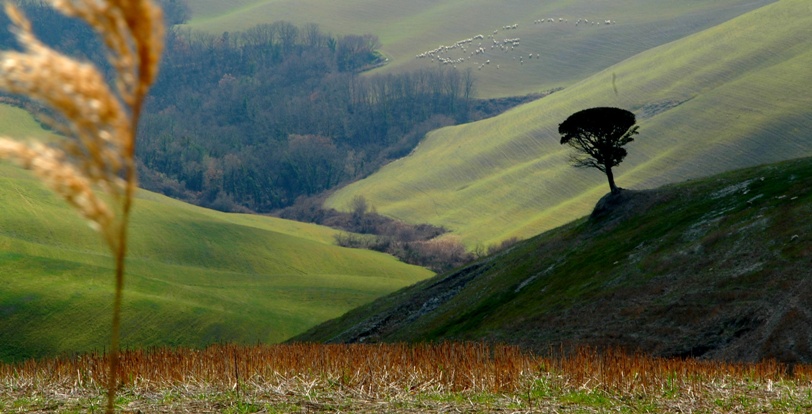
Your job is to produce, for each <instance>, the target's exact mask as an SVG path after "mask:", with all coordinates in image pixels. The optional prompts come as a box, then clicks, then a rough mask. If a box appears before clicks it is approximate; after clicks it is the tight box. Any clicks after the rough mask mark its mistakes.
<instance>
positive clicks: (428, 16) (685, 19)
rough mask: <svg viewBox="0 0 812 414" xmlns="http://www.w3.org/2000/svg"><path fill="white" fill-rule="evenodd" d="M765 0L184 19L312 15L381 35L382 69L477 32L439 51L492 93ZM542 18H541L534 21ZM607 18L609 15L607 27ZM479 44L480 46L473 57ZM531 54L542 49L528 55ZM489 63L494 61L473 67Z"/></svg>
mask: <svg viewBox="0 0 812 414" xmlns="http://www.w3.org/2000/svg"><path fill="white" fill-rule="evenodd" d="M771 2H772V1H771V0H757V1H751V0H716V1H713V2H675V1H668V0H654V1H652V0H622V1H612V2H595V1H590V0H568V1H555V2H539V1H536V0H514V1H511V2H510V3H509V4H506V3H504V2H496V1H487V0H443V1H439V2H438V1H426V0H419V1H397V0H383V1H382V0H350V1H341V2H329V1H323V0H237V1H230V2H223V1H219V0H195V1H191V2H190V6H191V7H192V21H191V22H190V26H191V27H193V28H195V29H201V30H206V31H209V32H213V33H216V34H220V33H222V32H224V31H235V30H244V29H247V28H248V27H251V26H254V25H256V24H259V23H269V22H273V21H278V20H288V21H292V22H294V23H296V24H302V23H316V24H318V25H319V26H320V27H321V28H322V29H324V30H326V31H329V32H332V33H336V34H363V33H372V34H374V35H376V36H378V37H379V38H380V40H381V43H382V45H383V47H382V49H381V51H382V52H383V53H384V54H385V55H386V56H387V57H388V58H389V63H388V64H387V65H386V67H384V68H382V69H381V70H382V71H386V72H391V71H403V70H410V69H415V68H422V67H430V66H434V65H439V64H440V63H439V61H438V60H434V61H432V60H430V59H416V58H415V56H417V55H419V54H421V53H423V52H426V51H428V50H432V49H435V48H437V47H438V45H445V46H451V45H454V44H455V43H456V42H458V41H460V40H464V39H468V38H474V37H475V36H477V35H480V34H481V35H483V39H477V40H476V42H475V43H471V44H468V46H470V47H467V48H466V51H465V52H464V53H463V52H462V49H461V48H460V49H456V50H451V51H449V52H448V53H446V54H444V56H445V57H446V58H449V59H454V60H456V59H459V58H465V61H463V62H460V63H458V64H457V65H456V66H457V67H458V68H460V69H465V68H471V69H473V70H474V73H475V74H476V77H477V80H478V85H479V94H480V95H481V96H483V97H495V96H511V95H525V94H528V93H531V92H542V91H546V90H549V89H553V88H558V87H562V86H569V85H572V84H574V83H576V82H578V81H580V80H582V79H584V78H586V77H587V76H589V75H591V74H593V73H595V72H598V71H600V70H602V69H605V68H607V67H609V66H611V65H613V64H616V63H618V62H620V61H622V60H624V59H626V58H628V57H631V56H634V55H635V54H637V53H640V52H643V51H645V50H648V49H650V48H653V47H655V46H659V45H662V44H665V43H668V42H671V41H674V40H677V39H680V38H682V37H685V36H687V35H690V34H692V33H695V32H698V31H701V30H703V29H707V28H710V27H713V26H715V25H717V24H719V23H722V22H724V21H726V20H729V19H731V18H733V17H735V16H737V15H740V14H742V13H745V12H747V11H750V10H753V9H755V8H757V7H760V6H763V5H765V4H768V3H771ZM541 19H544V23H536V22H537V21H539V20H541ZM548 19H553V20H554V22H549V21H548ZM584 19H585V20H588V22H584V21H583V20H584ZM579 20H581V21H580V22H579ZM606 20H611V21H612V23H611V24H608V25H607V24H605V22H606ZM576 23H579V24H578V25H576ZM513 25H517V26H516V28H515V29H514V28H511V29H507V30H504V27H505V26H511V27H512V26H513ZM488 36H493V38H489V37H488ZM516 38H519V39H521V42H520V43H519V44H517V45H516V47H515V48H511V49H509V50H501V49H499V48H491V47H490V46H491V45H493V44H494V43H493V42H494V41H498V42H502V41H504V40H505V39H516ZM479 43H482V46H483V53H480V54H475V55H473V56H472V55H471V54H472V53H473V52H474V50H475V47H476V48H478V47H479ZM512 45H513V42H511V46H512ZM531 53H533V54H538V55H539V56H538V57H537V58H536V59H527V57H528V55H529V54H531ZM520 57H524V58H525V59H527V60H526V62H525V63H524V64H522V63H520V61H519V58H520ZM486 61H491V63H492V64H491V65H487V66H483V67H482V70H477V68H479V67H480V66H481V65H483V64H484V63H485V62H486ZM497 65H500V69H498V70H497V69H496V66H497Z"/></svg>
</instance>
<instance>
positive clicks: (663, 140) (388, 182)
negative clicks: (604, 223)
mask: <svg viewBox="0 0 812 414" xmlns="http://www.w3.org/2000/svg"><path fill="white" fill-rule="evenodd" d="M810 38H812V14H810V13H809V3H808V2H806V1H803V0H783V1H780V2H777V3H773V4H770V5H768V6H764V7H762V8H760V9H758V10H755V11H752V12H750V13H747V14H745V15H742V16H740V17H738V18H735V19H732V20H730V21H728V22H725V23H723V24H720V25H718V26H716V27H713V28H711V29H708V30H705V31H702V32H700V33H697V34H695V35H692V36H688V37H686V38H684V39H681V40H679V41H675V42H672V43H669V44H666V45H663V46H660V47H657V48H654V49H651V50H648V51H646V52H644V53H641V54H638V55H636V56H634V57H632V58H630V59H627V60H625V61H623V62H621V63H619V64H617V65H615V66H612V67H610V68H608V69H606V70H603V71H601V72H599V73H597V74H595V75H593V76H590V77H588V78H586V79H584V80H582V81H580V82H578V83H576V84H574V85H572V86H570V87H568V88H566V89H564V90H563V91H560V92H556V93H554V94H552V95H550V96H548V97H545V98H543V99H540V100H538V101H535V102H532V103H529V104H526V105H522V106H521V107H518V108H515V109H513V110H511V111H508V112H506V113H504V114H502V115H500V116H497V117H494V118H490V119H486V120H482V121H479V122H475V123H471V124H466V125H460V126H454V127H448V128H443V129H440V130H437V131H434V132H432V133H430V134H429V135H427V137H426V138H425V139H424V140H423V141H422V142H421V143H420V145H419V146H418V147H417V148H416V149H415V151H414V152H413V153H412V154H411V155H409V156H408V157H405V158H402V159H400V160H397V161H395V162H393V163H391V164H389V165H387V166H386V167H384V168H382V169H381V170H380V171H379V172H377V173H375V174H373V175H372V176H370V177H368V178H366V179H364V180H361V181H358V182H355V183H353V184H351V185H349V186H347V187H345V188H344V189H343V190H340V191H338V192H337V193H335V194H334V195H333V196H332V197H331V198H330V199H328V202H327V205H328V206H329V207H335V208H339V209H346V208H347V206H348V205H349V202H350V201H351V200H352V199H353V197H356V196H358V195H363V196H364V197H365V198H366V199H367V201H368V202H369V204H370V205H373V206H375V207H376V208H377V210H378V212H380V213H382V214H385V215H388V216H392V217H396V218H398V219H401V220H404V221H407V222H413V223H431V224H435V225H441V226H446V227H447V228H450V229H451V230H452V231H454V232H455V233H456V234H459V235H460V236H461V237H462V238H463V240H464V241H465V242H466V244H467V245H468V246H470V247H474V246H476V245H478V244H483V245H487V244H491V243H494V242H498V241H500V240H503V239H507V238H509V237H514V236H515V237H520V238H524V237H529V236H531V235H534V234H537V233H539V232H541V231H544V230H547V229H550V228H553V227H555V226H559V225H562V224H564V223H566V222H568V221H570V220H573V219H575V218H577V217H579V216H582V215H584V214H587V213H588V212H589V209H590V208H591V206H592V205H594V203H595V202H596V201H597V200H598V198H600V196H601V195H602V194H604V193H605V192H606V188H607V185H606V183H605V181H606V180H605V177H604V176H603V175H602V174H601V173H599V172H597V171H595V170H577V169H574V168H572V167H571V166H570V165H569V162H568V161H569V160H568V155H569V154H570V148H568V147H566V146H561V145H559V136H558V134H557V128H558V124H559V123H560V122H562V121H563V120H564V119H566V118H567V117H568V116H569V115H570V114H572V113H574V112H576V111H578V110H581V109H584V108H588V107H595V106H616V107H621V108H626V109H629V110H632V111H633V112H635V113H636V114H637V116H638V124H639V125H640V135H639V136H638V137H637V139H636V141H635V142H633V143H632V144H630V145H629V146H628V150H629V154H630V155H629V157H628V158H627V159H626V161H625V162H624V164H621V165H620V167H619V168H618V169H617V170H616V171H615V177H616V180H617V182H618V183H619V184H618V185H620V186H625V187H627V188H638V189H642V188H652V187H655V186H657V185H662V184H664V183H668V182H678V181H681V180H685V179H689V178H695V177H699V176H704V175H710V174H714V173H719V172H722V171H726V170H731V169H736V168H743V167H747V166H753V165H758V164H761V163H769V162H776V161H780V160H785V159H789V158H793V157H798V156H803V155H809V154H812V139H810V135H809V131H810V129H812V112H810V109H809V108H812V71H810V70H809V69H808V68H809V67H812V48H810V47H809V42H808V39H810Z"/></svg>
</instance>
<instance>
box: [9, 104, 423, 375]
mask: <svg viewBox="0 0 812 414" xmlns="http://www.w3.org/2000/svg"><path fill="white" fill-rule="evenodd" d="M0 110H1V112H0V128H2V130H3V131H4V132H6V131H7V132H9V133H13V134H15V135H23V136H30V135H40V136H43V137H47V133H45V132H44V131H42V130H40V129H39V127H38V125H37V124H36V123H35V122H33V120H32V119H31V117H30V116H29V115H28V114H27V113H26V112H24V111H19V110H16V109H13V108H9V107H0ZM0 211H2V214H0V315H1V317H0V344H2V345H0V361H8V360H17V359H20V358H26V357H39V356H46V355H54V354H57V353H63V352H74V351H87V350H91V349H97V350H101V349H102V348H103V347H105V346H106V345H107V344H108V341H109V340H108V335H109V330H110V317H111V316H110V313H111V307H112V290H113V279H112V274H113V263H112V259H111V258H110V256H109V254H108V252H107V250H106V247H105V246H104V245H102V243H101V241H100V238H99V237H98V235H97V234H95V233H94V232H93V231H92V230H91V229H90V228H89V226H88V225H87V224H86V223H85V222H84V221H83V220H82V219H81V218H80V217H79V216H78V215H77V214H76V213H74V212H73V211H71V209H70V208H69V207H68V206H67V204H65V203H64V202H63V201H62V200H60V199H58V198H56V197H55V196H54V195H52V194H51V192H50V191H49V190H47V189H45V188H44V187H43V186H42V185H41V184H40V183H39V182H38V181H37V180H35V179H34V178H32V177H31V176H30V175H29V174H28V173H27V172H26V171H23V170H21V169H19V168H16V167H12V166H10V165H8V164H4V163H0ZM334 233H335V232H334V231H333V230H331V229H328V228H325V227H319V226H315V225H308V224H302V223H296V222H291V221H286V220H281V219H275V218H270V217H261V216H249V215H239V214H224V213H219V212H215V211H212V210H206V209H203V208H199V207H195V206H191V205H188V204H184V203H181V202H178V201H175V200H172V199H169V198H167V197H163V196H160V195H157V194H154V193H149V192H146V191H142V192H139V194H138V198H137V201H136V207H135V212H134V216H133V220H132V226H131V239H130V256H129V261H128V274H127V282H126V287H125V296H124V297H125V302H124V307H123V316H122V318H123V325H122V326H123V328H122V345H123V346H124V347H125V348H126V347H135V346H152V345H191V346H202V345H205V344H210V343H214V342H224V341H229V342H231V341H237V342H248V343H251V342H258V341H262V342H279V341H282V340H284V339H286V338H289V337H290V336H292V335H294V334H297V333H299V332H302V331H303V330H305V329H307V328H309V327H311V326H313V325H315V324H317V323H319V322H322V321H324V320H326V319H329V318H332V317H335V316H338V315H340V314H342V313H344V312H346V311H347V310H349V309H352V308H354V307H356V306H358V305H360V304H363V303H366V302H369V301H370V300H372V299H374V298H376V297H378V296H381V295H383V294H385V293H388V292H391V291H393V290H395V289H398V288H401V287H403V286H406V285H410V284H412V283H414V282H416V281H418V280H421V279H424V278H426V277H429V276H431V272H429V271H427V270H425V269H423V268H419V267H414V266H408V265H405V264H403V263H400V262H398V261H397V260H396V259H394V258H392V257H390V256H387V255H383V254H379V253H375V252H370V251H365V250H353V249H345V248H340V247H338V246H335V245H333V236H334Z"/></svg>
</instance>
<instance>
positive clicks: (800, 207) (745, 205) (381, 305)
mask: <svg viewBox="0 0 812 414" xmlns="http://www.w3.org/2000/svg"><path fill="white" fill-rule="evenodd" d="M809 217H812V158H804V159H799V160H793V161H786V162H783V163H779V164H772V165H767V166H762V167H756V168H751V169H747V170H740V171H734V172H730V173H725V174H722V175H718V176H714V177H710V178H705V179H701V180H696V181H689V182H686V183H681V184H676V185H668V186H664V187H661V188H658V189H656V190H648V191H631V190H624V191H623V192H622V193H621V196H620V197H614V198H611V197H607V198H604V199H603V200H602V201H601V203H599V204H598V207H597V208H596V210H595V212H594V213H593V214H592V216H590V217H588V218H581V219H578V220H576V221H574V222H572V223H570V224H567V225H565V226H562V227H559V228H556V229H554V230H551V231H548V232H546V233H543V234H541V235H539V236H537V237H534V238H532V239H530V240H527V241H525V242H522V243H520V244H518V245H516V246H514V247H513V248H511V249H509V250H508V251H506V252H503V253H499V254H497V255H494V256H492V257H488V258H486V259H483V260H481V261H479V262H477V263H474V264H471V265H469V266H467V267H465V268H462V269H459V270H457V271H454V272H451V273H448V274H445V275H441V276H437V277H435V278H433V279H430V280H427V281H424V282H421V283H419V284H417V285H415V286H412V287H409V288H406V289H403V290H401V291H399V292H397V293H395V294H392V295H389V296H387V297H384V298H381V299H379V300H377V301H375V302H373V303H371V304H370V305H367V306H364V307H361V308H359V309H356V310H353V311H352V312H350V313H348V314H347V315H345V316H343V317H342V318H340V319H337V320H333V321H330V322H327V323H325V324H323V325H321V326H319V327H316V328H315V329H313V330H311V331H309V332H308V333H306V334H304V335H302V336H299V337H298V338H296V340H306V341H331V342H344V341H351V342H354V341H365V342H374V341H403V340H406V341H416V340H449V339H450V340H474V339H486V340H490V341H497V342H508V343H516V344H521V345H524V346H529V347H531V348H534V349H537V350H547V349H548V347H549V346H554V347H558V345H559V344H563V345H564V346H565V347H566V346H569V345H573V344H575V345H593V346H598V347H603V346H620V347H624V348H627V349H640V350H642V351H644V352H647V353H652V354H656V355H667V356H698V357H703V358H715V359H727V360H749V361H752V360H758V359H762V358H776V359H778V360H781V361H785V362H794V361H807V362H809V361H812V329H810V327H812V312H810V309H812V284H810V278H809V276H810V274H809V269H810V268H812V221H810V220H809Z"/></svg>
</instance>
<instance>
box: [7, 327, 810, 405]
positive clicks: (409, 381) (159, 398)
mask: <svg viewBox="0 0 812 414" xmlns="http://www.w3.org/2000/svg"><path fill="white" fill-rule="evenodd" d="M105 361H106V359H105V357H104V356H103V355H98V354H87V355H78V356H74V357H63V358H57V359H48V360H41V361H33V360H32V361H27V362H24V363H20V364H15V365H0V411H3V412H6V411H8V412H13V409H14V408H19V409H20V411H23V409H24V410H30V411H35V412H38V411H42V412H59V411H65V412H67V411H70V410H88V411H92V408H93V404H95V403H98V401H99V400H100V398H101V394H102V387H103V385H104V384H106V383H107V375H108V374H107V372H106V371H105ZM119 370H120V373H119V375H121V376H122V378H123V381H122V383H121V384H120V391H119V395H120V398H119V401H118V407H119V408H120V409H124V411H130V412H139V411H140V412H224V411H228V412H314V411H317V412H320V411H338V412H342V411H343V412H380V411H383V412H448V411H460V412H482V411H488V412H538V411H551V410H552V411H559V412H572V411H579V410H581V411H582V412H583V410H586V412H603V411H617V410H621V409H626V411H631V412H645V411H654V412H661V411H670V412H677V411H679V410H683V411H685V412H690V411H697V410H699V411H705V412H793V411H797V410H800V411H803V410H805V409H806V408H812V367H810V366H808V365H797V366H794V367H792V370H791V372H790V370H789V367H787V366H786V365H782V364H778V363H775V362H772V361H767V362H762V363H758V364H743V363H736V364H731V363H722V362H712V361H698V360H693V359H685V360H683V359H665V358H653V357H648V356H644V355H629V354H626V353H623V352H620V351H607V352H600V353H599V352H596V351H594V350H592V349H588V348H583V349H581V350H579V351H577V352H575V353H574V354H572V355H570V356H568V357H563V358H547V357H540V356H536V355H532V354H528V353H524V352H522V351H521V350H520V349H518V348H516V347H512V346H499V345H493V346H491V345H484V344H481V343H441V344H414V345H409V344H387V345H361V344H353V345H316V344H290V345H257V346H236V345H220V346H212V347H208V348H205V349H200V350H194V349H169V348H161V349H153V350H149V351H144V350H134V351H128V352H124V353H122V355H121V364H120V366H119ZM15 401H16V402H17V403H15ZM19 401H24V403H19ZM4 402H6V405H5V406H4V405H3V403H4ZM15 404H17V405H16V407H15ZM678 408H679V410H678Z"/></svg>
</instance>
